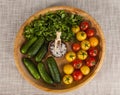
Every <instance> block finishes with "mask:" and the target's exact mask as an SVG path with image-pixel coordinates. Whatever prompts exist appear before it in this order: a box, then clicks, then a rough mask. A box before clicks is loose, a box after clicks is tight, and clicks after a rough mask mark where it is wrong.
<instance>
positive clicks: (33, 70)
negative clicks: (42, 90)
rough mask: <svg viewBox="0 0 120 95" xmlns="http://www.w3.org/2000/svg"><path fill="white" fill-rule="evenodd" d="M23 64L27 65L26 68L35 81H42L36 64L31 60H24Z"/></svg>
mask: <svg viewBox="0 0 120 95" xmlns="http://www.w3.org/2000/svg"><path fill="white" fill-rule="evenodd" d="M23 63H24V64H25V66H26V68H27V69H28V71H29V72H30V73H31V74H32V76H33V77H34V78H35V79H40V74H39V72H38V71H37V68H36V66H35V65H34V63H33V62H32V61H31V60H30V59H28V58H23Z"/></svg>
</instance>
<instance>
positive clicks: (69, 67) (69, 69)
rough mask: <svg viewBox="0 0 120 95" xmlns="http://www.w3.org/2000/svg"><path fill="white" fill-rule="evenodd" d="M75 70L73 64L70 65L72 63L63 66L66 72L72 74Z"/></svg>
mask: <svg viewBox="0 0 120 95" xmlns="http://www.w3.org/2000/svg"><path fill="white" fill-rule="evenodd" d="M73 71H74V68H73V66H72V65H70V64H66V65H64V67H63V72H64V73H65V74H72V73H73Z"/></svg>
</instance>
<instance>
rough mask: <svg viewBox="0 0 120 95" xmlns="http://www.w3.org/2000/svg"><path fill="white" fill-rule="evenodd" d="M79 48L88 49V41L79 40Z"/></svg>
mask: <svg viewBox="0 0 120 95" xmlns="http://www.w3.org/2000/svg"><path fill="white" fill-rule="evenodd" d="M81 48H82V49H83V50H88V49H89V48H90V42H89V41H88V40H84V41H82V42H81Z"/></svg>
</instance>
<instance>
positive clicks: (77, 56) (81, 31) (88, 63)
mask: <svg viewBox="0 0 120 95" xmlns="http://www.w3.org/2000/svg"><path fill="white" fill-rule="evenodd" d="M71 30H72V32H74V33H75V35H76V39H77V41H76V42H73V44H72V46H71V49H72V51H68V52H67V53H66V55H65V58H66V60H67V61H68V63H67V64H65V65H64V66H63V72H64V74H65V75H64V76H63V82H64V83H65V84H71V83H72V82H73V81H79V80H81V79H83V77H84V76H86V75H88V74H89V73H90V71H91V68H93V67H94V66H95V65H96V59H97V58H96V57H97V55H98V48H97V47H98V44H99V41H98V38H97V37H96V35H95V32H96V31H95V29H94V28H92V27H91V25H90V22H89V21H83V22H81V23H80V24H79V25H76V26H73V27H72V28H71Z"/></svg>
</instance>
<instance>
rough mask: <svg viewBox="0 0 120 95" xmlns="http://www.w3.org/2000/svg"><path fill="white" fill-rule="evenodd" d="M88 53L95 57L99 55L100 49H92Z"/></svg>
mask: <svg viewBox="0 0 120 95" xmlns="http://www.w3.org/2000/svg"><path fill="white" fill-rule="evenodd" d="M88 53H89V55H90V56H92V57H95V56H97V54H98V49H97V48H90V49H89V50H88Z"/></svg>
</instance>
